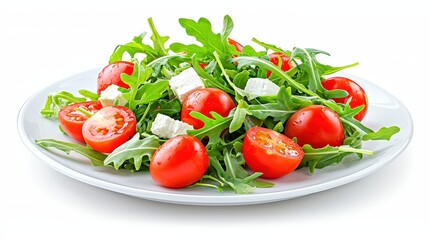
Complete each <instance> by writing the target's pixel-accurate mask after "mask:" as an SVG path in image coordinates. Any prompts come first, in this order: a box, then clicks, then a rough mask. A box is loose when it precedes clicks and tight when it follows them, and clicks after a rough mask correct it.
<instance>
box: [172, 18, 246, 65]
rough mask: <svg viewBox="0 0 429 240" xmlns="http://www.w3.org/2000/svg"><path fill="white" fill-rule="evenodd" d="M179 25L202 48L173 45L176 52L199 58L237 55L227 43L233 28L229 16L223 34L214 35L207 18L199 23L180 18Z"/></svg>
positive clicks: (225, 20) (179, 44)
mask: <svg viewBox="0 0 429 240" xmlns="http://www.w3.org/2000/svg"><path fill="white" fill-rule="evenodd" d="M179 23H180V25H181V26H182V27H183V28H184V29H185V30H186V33H187V34H188V35H189V36H192V37H194V38H195V39H196V40H197V41H198V42H200V43H201V44H202V46H198V45H196V44H190V45H185V44H182V43H173V44H171V45H170V48H171V50H173V51H174V52H186V53H187V55H188V56H193V55H196V56H197V57H198V58H204V57H207V56H209V57H210V56H211V57H213V52H217V53H218V54H219V55H221V56H222V58H223V59H224V58H230V57H231V56H232V55H233V54H236V53H237V51H236V50H235V48H234V47H233V46H231V45H229V44H228V41H227V37H228V35H229V33H230V32H231V30H232V28H233V22H232V19H231V18H230V17H229V16H225V18H224V27H223V31H222V34H219V33H217V34H216V33H214V32H213V30H212V25H211V23H210V21H209V20H208V19H206V18H200V19H199V20H198V22H196V21H194V20H192V19H186V18H180V19H179Z"/></svg>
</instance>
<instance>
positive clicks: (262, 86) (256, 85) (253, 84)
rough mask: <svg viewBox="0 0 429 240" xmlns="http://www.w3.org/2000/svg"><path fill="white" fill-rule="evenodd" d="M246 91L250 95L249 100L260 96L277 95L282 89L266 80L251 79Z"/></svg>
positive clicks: (248, 81)
mask: <svg viewBox="0 0 429 240" xmlns="http://www.w3.org/2000/svg"><path fill="white" fill-rule="evenodd" d="M244 91H245V92H247V93H248V94H249V100H251V99H254V98H257V97H260V96H273V95H277V93H278V92H279V91H280V87H279V86H277V85H276V84H275V83H273V82H272V81H271V80H269V79H266V78H249V80H247V83H246V87H245V88H244Z"/></svg>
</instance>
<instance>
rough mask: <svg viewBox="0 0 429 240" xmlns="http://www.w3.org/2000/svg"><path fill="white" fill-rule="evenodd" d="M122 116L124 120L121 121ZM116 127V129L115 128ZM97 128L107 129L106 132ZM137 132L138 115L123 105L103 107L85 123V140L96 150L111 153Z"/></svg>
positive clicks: (83, 129) (83, 131)
mask: <svg viewBox="0 0 429 240" xmlns="http://www.w3.org/2000/svg"><path fill="white" fill-rule="evenodd" d="M120 118H122V119H123V120H121V121H119V119H120ZM115 128H116V129H115ZM97 129H105V130H106V132H105V133H103V131H99V130H97ZM135 133H136V117H135V116H134V113H133V112H132V111H131V110H130V109H128V108H126V107H123V106H108V107H105V108H102V109H101V110H100V111H98V112H97V113H96V114H94V116H92V117H90V118H89V119H88V120H86V122H85V123H84V124H83V127H82V134H83V138H84V139H85V142H86V143H87V144H88V145H89V146H90V147H91V148H92V149H94V150H96V151H98V152H102V153H111V152H113V150H115V149H116V148H117V147H119V146H120V145H122V144H123V143H125V142H126V141H128V140H129V139H130V138H131V137H132V136H134V134H135Z"/></svg>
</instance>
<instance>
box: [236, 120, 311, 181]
mask: <svg viewBox="0 0 429 240" xmlns="http://www.w3.org/2000/svg"><path fill="white" fill-rule="evenodd" d="M242 151H243V157H244V161H245V162H246V164H247V165H248V166H249V168H250V169H251V170H253V171H255V172H262V176H261V177H263V178H279V177H282V176H284V175H286V174H289V173H291V172H292V171H294V170H295V169H296V168H297V167H298V165H299V164H300V163H301V160H302V158H303V157H304V152H303V151H302V149H301V147H300V146H299V145H298V144H296V143H295V142H294V141H292V139H290V138H288V137H286V136H285V135H283V134H280V133H278V132H275V131H273V130H271V129H268V128H262V127H252V128H250V129H249V130H248V131H247V133H246V135H245V136H244V141H243V149H242Z"/></svg>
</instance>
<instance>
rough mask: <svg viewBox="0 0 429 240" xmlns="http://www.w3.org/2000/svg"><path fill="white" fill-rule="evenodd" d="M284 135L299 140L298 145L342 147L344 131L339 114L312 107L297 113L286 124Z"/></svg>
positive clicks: (323, 107)
mask: <svg viewBox="0 0 429 240" xmlns="http://www.w3.org/2000/svg"><path fill="white" fill-rule="evenodd" d="M284 134H285V135H286V136H288V137H290V138H294V137H296V138H297V141H298V144H299V145H300V146H304V145H305V144H310V145H311V146H312V147H313V148H322V147H325V146H326V145H330V146H340V145H342V144H343V141H344V129H343V124H342V123H341V120H340V118H339V117H338V114H337V113H335V112H333V111H332V110H331V109H329V108H328V107H325V106H320V105H312V106H308V107H305V108H303V109H300V110H298V111H297V112H295V113H294V114H293V115H292V116H291V117H290V118H289V119H288V120H287V122H286V125H285V131H284Z"/></svg>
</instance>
